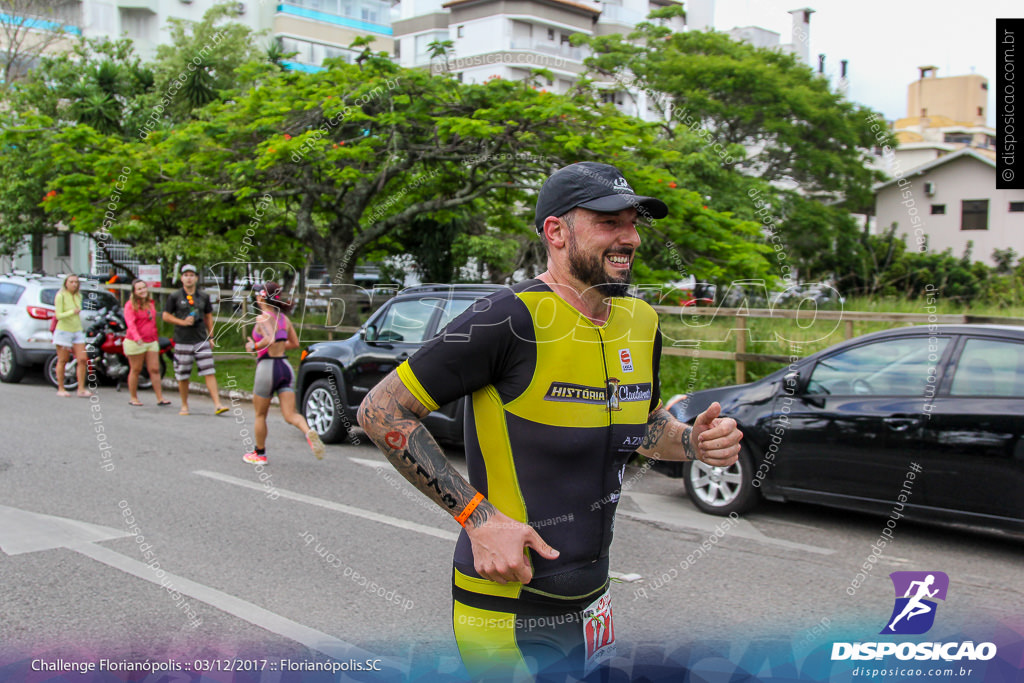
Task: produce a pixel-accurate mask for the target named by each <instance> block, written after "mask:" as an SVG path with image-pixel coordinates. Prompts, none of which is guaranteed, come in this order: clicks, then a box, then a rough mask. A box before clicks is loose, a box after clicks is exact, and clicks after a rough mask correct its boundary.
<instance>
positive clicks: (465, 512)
mask: <svg viewBox="0 0 1024 683" xmlns="http://www.w3.org/2000/svg"><path fill="white" fill-rule="evenodd" d="M483 499H484V494H482V493H477V494H476V495H475V496H473V500H471V501H469V502H468V503H467V504H466V507H464V508H462V512H460V513H459V516H458V517H456V518H455V521H456V522H458V523H459V524H461V525H462V526H463V527H465V526H466V520H467V519H469V516H470V515H471V514H473V510H476V506H477V505H479V504H480V501H481V500H483Z"/></svg>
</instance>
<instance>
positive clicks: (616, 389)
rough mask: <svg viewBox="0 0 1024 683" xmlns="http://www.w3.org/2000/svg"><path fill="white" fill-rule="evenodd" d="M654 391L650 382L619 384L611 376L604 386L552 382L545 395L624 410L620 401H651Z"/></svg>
mask: <svg viewBox="0 0 1024 683" xmlns="http://www.w3.org/2000/svg"><path fill="white" fill-rule="evenodd" d="M652 393H653V389H652V387H651V383H650V382H643V383H640V384H619V380H618V379H616V378H615V377H609V378H608V383H607V384H606V385H605V386H603V387H590V386H586V385H582V384H571V383H569V382H552V383H551V386H550V387H548V391H547V393H546V394H545V395H544V400H545V401H567V402H569V403H589V404H592V405H602V404H606V405H607V406H608V410H622V408H621V406H620V405H619V404H620V403H628V402H631V401H650V400H651V396H652Z"/></svg>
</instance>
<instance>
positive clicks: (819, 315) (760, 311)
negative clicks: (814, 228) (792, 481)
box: [103, 284, 1024, 384]
mask: <svg viewBox="0 0 1024 683" xmlns="http://www.w3.org/2000/svg"><path fill="white" fill-rule="evenodd" d="M103 286H104V287H105V288H107V289H116V290H121V291H120V297H121V299H122V303H123V302H124V300H125V299H126V298H127V296H128V290H129V289H130V286H129V285H126V284H125V285H121V284H114V285H103ZM177 289H178V288H177V287H151V288H150V290H149V291H150V292H153V293H154V294H155V295H157V297H155V298H158V301H160V302H161V303H162V299H163V297H165V296H167V295H168V294H170V293H171V292H175V291H177ZM203 291H204V292H207V293H211V292H212V291H217V292H218V296H219V297H220V299H221V300H224V299H227V300H231V298H232V296H233V292H232V290H229V289H222V290H211V289H207V288H203ZM239 303H240V305H241V307H242V309H241V315H242V319H243V320H244V319H245V317H246V315H247V313H248V309H247V306H248V299H243V300H241V301H240V302H239ZM654 310H655V311H657V312H658V313H660V314H666V315H686V316H711V317H713V318H715V319H719V318H731V319H732V320H733V324H732V326H731V328H730V329H731V331H732V333H731V336H732V337H733V338H734V340H735V344H736V348H735V350H733V351H711V350H707V349H693V348H678V347H674V346H664V347H662V354H663V355H666V356H684V357H687V358H708V359H711V360H728V361H733V362H735V363H736V383H737V384H743V383H744V382H746V381H747V379H746V378H747V363H758V362H765V363H782V364H785V363H789V362H790V356H781V355H775V354H769V353H748V352H747V340H748V337H749V334H748V333H747V330H748V326H747V319H748V318H774V319H783V320H807V319H809V318H813V320H815V321H817V320H835V321H839V322H842V323H844V325H843V338H844V339H852V338H853V337H854V336H855V335H856V333H855V330H854V324H855V323H857V322H886V323H916V324H923V323H933V324H945V325H949V324H955V325H986V324H988V325H1024V319H1021V318H1010V317H1000V316H979V315H961V314H943V315H936V314H928V313H870V312H864V311H820V310H816V311H814V312H813V315H811V314H808V313H807V312H806V311H802V310H800V309H790V308H776V309H771V308H714V307H710V306H709V307H691V306H686V307H684V306H654ZM215 320H216V321H217V322H222V323H227V322H237V319H232V318H225V317H223V316H218V317H216V318H215ZM295 327H296V328H298V329H299V330H317V331H326V332H327V338H328V339H329V340H333V339H334V335H335V333H341V334H354V333H355V332H357V331H358V330H359V328H358V327H354V326H350V325H317V324H311V323H298V324H296V325H295Z"/></svg>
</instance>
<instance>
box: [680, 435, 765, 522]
mask: <svg viewBox="0 0 1024 683" xmlns="http://www.w3.org/2000/svg"><path fill="white" fill-rule="evenodd" d="M753 479H754V459H753V458H751V457H750V451H749V450H748V449H747V447H746V446H741V447H740V457H739V459H738V460H737V461H736V462H735V463H734V464H733V465H730V466H729V467H711V466H710V465H705V464H704V463H702V462H700V461H690V462H687V463H686V464H685V465H684V466H683V480H684V481H685V482H686V495H688V496H689V497H690V500H692V501H693V504H694V505H696V506H697V508H698V509H699V510H700V511H701V512H706V513H707V514H709V515H721V516H723V517H724V516H728V515H731V514H732V513H734V512H735V513H737V514H740V513H743V512H746V511H747V510H749V509H751V508H752V507H754V506H755V505H756V504H757V502H758V500H760V495H761V494H760V492H759V491H758V490H757V488H756V487H754V486H753Z"/></svg>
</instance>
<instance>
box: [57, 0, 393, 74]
mask: <svg viewBox="0 0 1024 683" xmlns="http://www.w3.org/2000/svg"><path fill="white" fill-rule="evenodd" d="M61 1H62V2H63V4H64V5H66V6H68V7H69V8H70V9H69V13H70V14H71V15H72V16H74V17H76V21H75V22H74V23H73V24H72V26H71V27H69V29H70V32H72V33H80V34H81V35H84V36H85V37H87V38H93V37H102V36H107V37H111V38H114V37H121V36H124V37H127V38H130V39H131V40H132V41H133V42H134V44H135V50H136V52H137V53H138V55H139V56H140V57H141V58H142V60H143V61H145V60H147V59H151V58H152V57H153V55H154V54H155V52H156V47H157V45H160V44H161V43H166V42H169V40H170V29H169V24H168V20H169V19H184V20H186V21H199V20H201V19H202V17H203V14H204V13H205V12H206V11H207V10H209V9H210V8H211V7H213V6H214V5H215V4H217V2H218V0H61ZM40 2H42V0H40ZM231 4H232V7H233V9H234V14H235V21H238V22H240V23H242V24H245V25H246V26H248V27H249V28H251V29H252V30H253V31H266V32H267V33H266V35H267V38H266V39H265V40H266V41H268V42H269V40H270V39H271V38H276V39H278V40H280V41H281V43H282V46H283V47H284V48H285V50H286V51H289V52H296V53H297V55H296V56H295V58H294V59H293V61H292V63H291V64H290V66H292V67H293V68H296V69H303V70H309V69H315V68H317V67H319V66H320V65H321V64H322V63H323V61H324V59H327V58H330V57H346V58H352V59H354V58H355V56H356V55H357V53H356V52H353V51H351V50H349V49H348V46H349V45H350V44H351V43H352V41H353V39H355V38H356V37H358V36H364V35H371V36H373V37H374V38H375V39H376V40H375V42H374V44H373V49H375V50H384V51H386V52H392V51H393V42H392V38H391V34H392V32H391V20H392V14H391V8H392V4H391V3H390V2H388V1H387V0H238V1H236V2H232V3H231Z"/></svg>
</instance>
